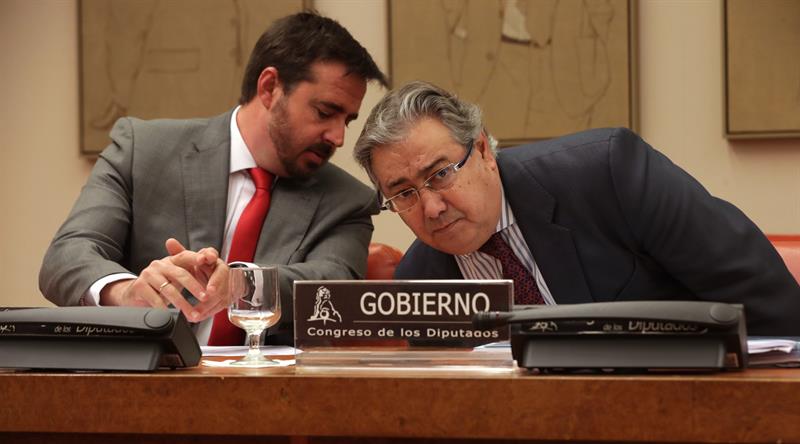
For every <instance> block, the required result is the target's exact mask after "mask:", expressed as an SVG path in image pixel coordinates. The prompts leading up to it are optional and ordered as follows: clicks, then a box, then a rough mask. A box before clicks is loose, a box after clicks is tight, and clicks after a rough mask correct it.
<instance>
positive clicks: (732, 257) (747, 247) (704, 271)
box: [609, 130, 800, 335]
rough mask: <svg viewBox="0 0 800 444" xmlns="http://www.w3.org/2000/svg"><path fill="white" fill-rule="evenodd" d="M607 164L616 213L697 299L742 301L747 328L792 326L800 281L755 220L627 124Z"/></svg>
mask: <svg viewBox="0 0 800 444" xmlns="http://www.w3.org/2000/svg"><path fill="white" fill-rule="evenodd" d="M609 156H610V158H609V165H610V168H611V177H612V181H613V187H614V190H615V192H616V195H617V199H618V203H619V205H620V208H621V210H622V212H623V215H624V218H625V220H626V221H627V223H628V224H629V227H628V228H629V229H630V230H631V231H632V232H633V234H634V236H635V238H636V241H637V242H638V244H639V246H640V249H641V251H642V252H643V254H646V255H648V256H650V257H651V258H653V259H654V260H655V261H656V262H657V263H658V264H659V265H660V266H661V267H663V268H664V269H665V270H666V271H667V272H668V273H670V274H671V275H672V276H673V277H675V278H676V279H678V280H679V281H680V282H682V283H683V284H684V285H685V286H686V287H687V288H689V289H690V290H691V291H692V292H694V293H695V294H696V295H698V297H699V298H700V299H703V300H710V301H720V302H728V303H740V304H744V306H745V316H746V318H747V320H748V328H749V329H750V333H751V334H761V335H788V334H792V335H795V334H797V331H798V330H797V328H798V327H797V325H800V286H798V284H797V282H796V281H795V280H794V278H793V277H792V276H791V274H790V273H789V271H788V270H787V268H786V266H785V264H784V263H783V261H782V260H781V258H780V256H779V255H778V253H777V252H776V251H775V249H774V248H773V247H772V245H771V243H770V242H769V240H767V238H766V237H765V236H764V234H763V233H762V232H761V231H760V230H759V229H758V227H756V225H755V224H754V223H753V222H752V221H751V220H750V219H748V218H747V216H745V214H744V213H742V212H741V211H740V210H739V209H738V208H736V207H735V206H733V205H731V204H730V203H728V202H726V201H724V200H721V199H718V198H716V197H714V196H712V195H710V194H709V193H708V192H707V191H706V190H705V189H704V188H703V186H702V185H700V183H698V182H697V181H696V180H695V179H694V178H692V177H691V176H690V175H689V174H687V173H686V172H685V171H683V170H682V169H680V168H679V167H677V166H676V165H674V164H673V163H672V162H670V161H669V159H667V158H666V157H665V156H664V155H662V154H661V153H659V152H658V151H656V150H654V149H653V148H651V147H650V146H649V145H647V144H646V143H645V142H644V141H643V140H642V139H641V138H639V137H638V136H636V135H635V134H633V133H631V132H630V131H628V130H619V131H617V132H616V133H615V134H614V136H613V137H612V138H611V141H610V147H609Z"/></svg>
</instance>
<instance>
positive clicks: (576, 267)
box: [498, 154, 594, 304]
mask: <svg viewBox="0 0 800 444" xmlns="http://www.w3.org/2000/svg"><path fill="white" fill-rule="evenodd" d="M498 164H499V167H500V176H501V179H502V182H503V189H504V190H505V193H506V198H507V199H508V201H509V203H510V204H511V208H512V209H513V211H514V217H515V218H516V220H517V223H518V224H519V227H520V231H521V232H522V235H523V237H524V238H525V240H526V242H527V243H528V248H530V249H531V253H532V254H533V257H534V259H535V260H536V264H537V265H538V267H539V270H540V271H541V272H542V275H543V276H544V279H545V282H547V286H548V288H549V289H550V292H551V293H552V295H553V298H554V299H555V300H556V302H557V303H559V304H577V303H584V302H594V299H593V298H592V295H591V292H590V291H589V286H588V284H587V283H586V278H585V276H584V273H583V267H582V266H581V263H580V260H579V258H578V254H577V251H576V249H575V244H574V242H573V239H572V234H571V233H570V230H569V229H567V228H565V227H562V226H560V225H557V224H555V223H554V222H553V217H554V215H555V210H556V205H557V202H556V200H555V198H553V196H552V195H550V193H548V192H547V191H545V189H544V188H542V187H541V186H540V185H539V183H538V182H537V181H536V178H535V177H533V175H532V174H530V172H528V171H526V170H525V168H524V167H523V166H522V164H521V163H519V162H517V161H515V160H513V159H508V158H506V157H504V156H503V155H502V154H501V155H500V156H498Z"/></svg>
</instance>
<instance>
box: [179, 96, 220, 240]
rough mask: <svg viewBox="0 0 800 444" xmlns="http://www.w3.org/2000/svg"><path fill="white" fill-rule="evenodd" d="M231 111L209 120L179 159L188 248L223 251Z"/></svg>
mask: <svg viewBox="0 0 800 444" xmlns="http://www.w3.org/2000/svg"><path fill="white" fill-rule="evenodd" d="M230 121H231V111H229V112H227V113H225V114H223V115H221V116H217V117H214V118H212V119H210V120H209V122H208V126H207V127H206V130H205V131H204V132H203V133H202V134H201V135H200V137H199V138H198V139H197V140H196V141H194V146H193V147H192V149H190V150H187V151H186V152H185V153H184V155H183V157H182V159H181V171H182V174H183V188H184V193H185V198H186V205H185V208H186V216H185V217H186V225H187V235H188V238H189V245H188V246H187V248H189V249H191V250H195V251H197V250H198V249H200V248H205V247H209V246H212V247H214V248H216V249H217V250H218V251H219V250H221V248H222V236H223V232H224V230H225V216H226V211H227V209H226V203H227V200H228V176H229V171H228V170H229V169H230V166H229V165H230V151H231V149H230V146H231V142H230Z"/></svg>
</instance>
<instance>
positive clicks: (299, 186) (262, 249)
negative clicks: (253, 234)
mask: <svg viewBox="0 0 800 444" xmlns="http://www.w3.org/2000/svg"><path fill="white" fill-rule="evenodd" d="M316 183H317V181H316V179H314V178H311V179H307V180H305V181H297V180H291V179H278V181H277V182H276V183H275V186H274V187H273V189H272V196H271V200H270V205H269V212H268V213H267V219H266V220H265V221H264V226H263V227H262V228H261V235H260V236H259V238H258V246H257V247H256V254H255V257H256V261H257V262H259V263H267V264H289V262H290V260H291V258H292V254H294V252H295V251H297V249H298V248H299V247H300V242H301V241H302V240H303V239H304V238H305V237H306V236H307V235H308V227H309V224H310V223H311V221H312V220H313V218H314V213H315V212H316V211H317V207H318V206H319V201H320V199H321V198H322V193H321V192H319V191H318V190H317V188H316V187H315V185H316Z"/></svg>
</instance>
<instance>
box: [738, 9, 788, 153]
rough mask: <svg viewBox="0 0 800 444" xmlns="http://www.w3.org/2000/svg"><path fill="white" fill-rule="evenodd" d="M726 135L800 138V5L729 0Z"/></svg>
mask: <svg viewBox="0 0 800 444" xmlns="http://www.w3.org/2000/svg"><path fill="white" fill-rule="evenodd" d="M723 17H724V22H725V23H724V33H725V36H724V42H725V133H726V136H727V137H728V138H732V139H736V138H767V137H800V2H798V1H796V0H762V1H758V2H754V1H751V0H726V1H725V2H724V13H723Z"/></svg>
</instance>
